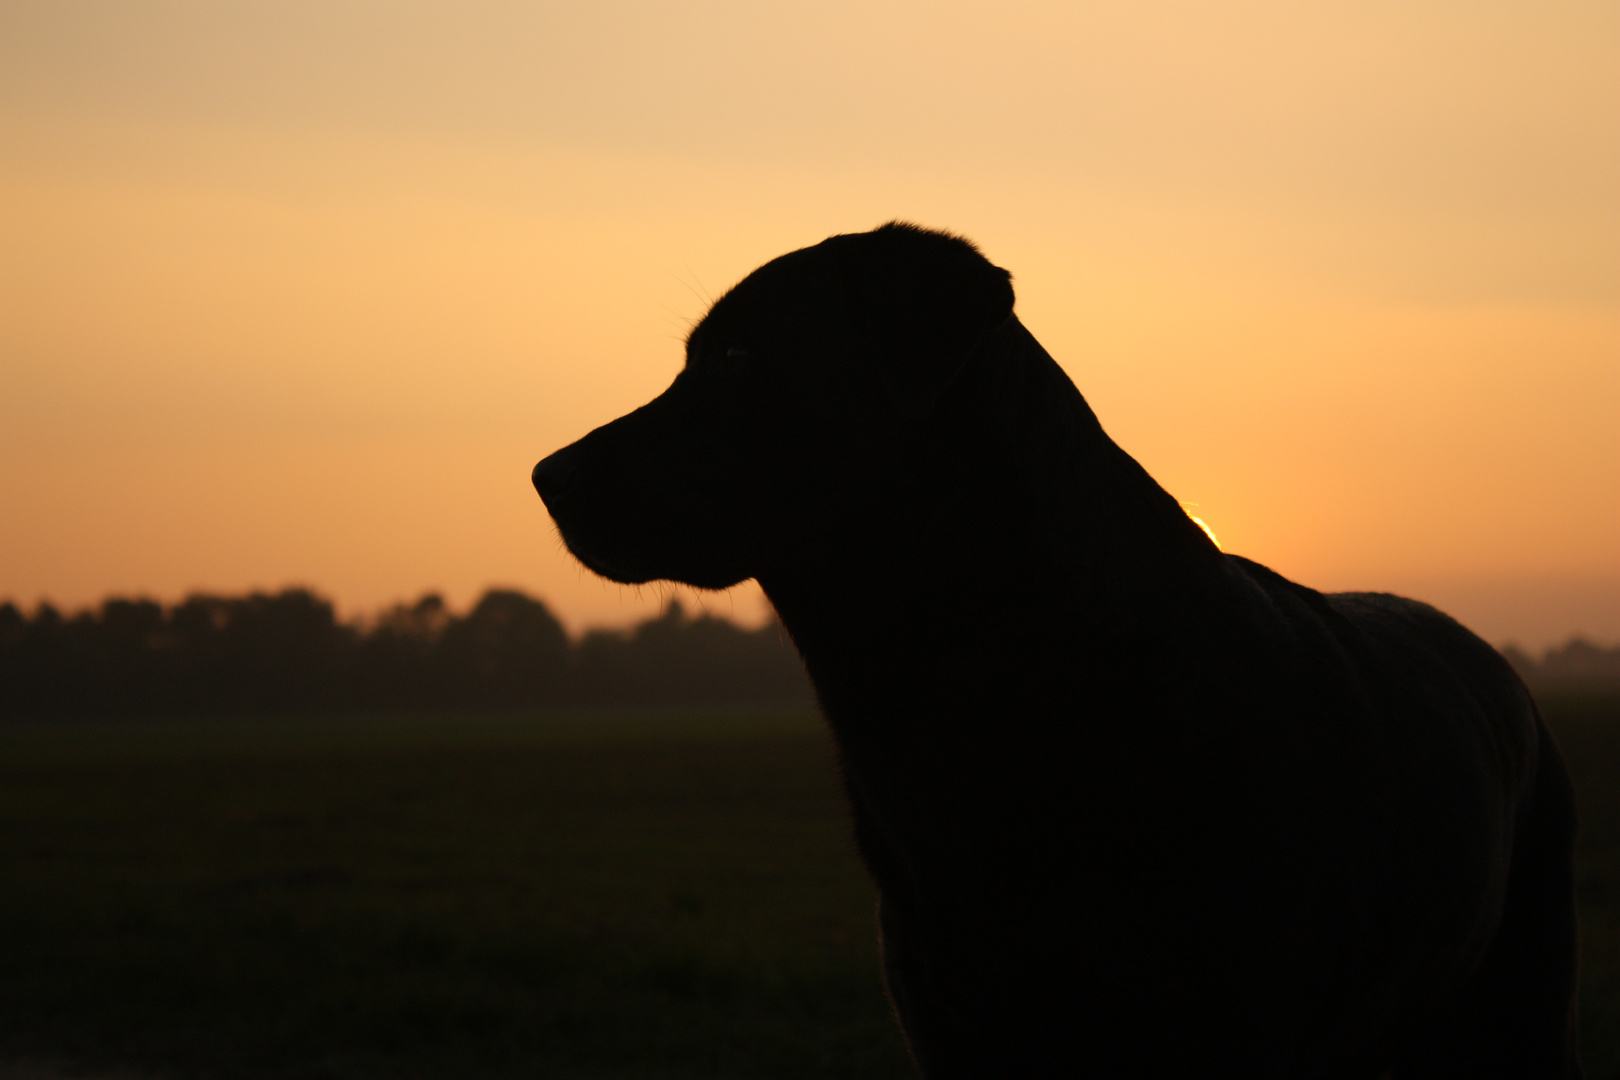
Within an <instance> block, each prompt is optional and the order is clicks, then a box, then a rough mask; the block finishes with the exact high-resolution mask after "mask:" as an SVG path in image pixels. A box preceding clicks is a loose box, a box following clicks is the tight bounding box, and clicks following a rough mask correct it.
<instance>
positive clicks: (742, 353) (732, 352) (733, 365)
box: [726, 346, 749, 371]
mask: <svg viewBox="0 0 1620 1080" xmlns="http://www.w3.org/2000/svg"><path fill="white" fill-rule="evenodd" d="M748 360H749V355H748V350H747V349H739V348H737V347H736V346H732V347H731V348H729V349H727V350H726V370H727V371H740V370H742V369H743V368H745V367H747V366H748Z"/></svg>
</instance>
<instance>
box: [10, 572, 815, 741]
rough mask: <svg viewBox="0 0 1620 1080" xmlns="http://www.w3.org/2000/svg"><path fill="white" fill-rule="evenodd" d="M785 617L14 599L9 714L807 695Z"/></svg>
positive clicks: (676, 701) (322, 602)
mask: <svg viewBox="0 0 1620 1080" xmlns="http://www.w3.org/2000/svg"><path fill="white" fill-rule="evenodd" d="M811 700H813V697H812V692H811V690H810V685H809V682H808V680H807V679H806V677H805V675H804V670H803V667H802V665H801V663H800V661H799V657H798V653H797V652H796V651H795V649H794V648H793V645H792V643H791V642H790V641H788V639H787V635H786V634H785V633H784V632H782V631H781V629H780V628H779V626H777V625H776V624H775V623H774V622H773V623H771V624H768V625H766V626H764V627H762V628H760V629H758V630H747V629H744V628H742V627H739V626H737V625H736V624H734V623H732V622H729V621H727V620H725V619H717V618H711V617H709V616H707V615H703V616H700V617H697V618H692V617H689V616H688V614H687V613H686V612H685V611H684V610H683V609H682V607H681V605H680V604H679V603H678V602H675V601H671V602H670V604H669V605H668V607H667V608H666V609H665V611H664V613H663V615H661V616H660V617H658V618H655V619H650V620H648V621H646V622H643V623H641V624H640V625H638V626H635V627H633V628H631V629H628V630H591V631H588V632H587V633H585V634H584V635H582V636H581V637H579V638H578V639H573V640H571V639H570V638H569V636H568V634H567V632H566V631H565V630H564V629H563V626H562V624H561V623H560V622H558V621H557V619H556V617H555V616H553V615H552V613H551V611H550V610H549V609H547V607H546V606H545V604H543V603H542V602H540V601H539V600H536V599H534V598H532V597H529V596H526V595H524V594H523V593H520V592H516V591H513V590H506V589H496V590H491V591H490V592H487V593H485V594H484V596H483V597H482V598H481V599H480V600H479V601H478V603H477V604H475V605H474V606H473V608H472V609H471V610H470V611H468V612H467V613H466V614H464V615H457V614H455V613H454V612H452V611H450V609H449V608H448V607H446V605H445V603H444V601H443V599H442V598H440V597H439V596H437V595H433V594H430V595H427V596H424V597H423V598H422V599H420V600H418V601H416V602H415V603H413V604H402V605H398V606H396V607H393V608H391V609H389V610H388V611H386V612H384V613H382V614H381V615H380V616H378V617H376V618H374V619H370V620H366V621H364V622H358V623H346V622H343V621H341V620H339V619H338V618H337V615H336V613H335V611H334V610H333V607H332V604H331V603H330V602H329V601H327V600H326V599H324V598H322V597H320V596H318V595H317V594H315V593H313V592H310V591H309V590H307V589H288V590H286V591H283V592H280V593H274V594H269V593H253V594H251V595H248V596H236V597H225V596H207V595H197V596H192V597H189V598H187V599H186V600H184V601H183V602H181V603H179V604H175V605H171V606H165V605H162V604H159V603H157V602H155V601H152V600H144V599H140V600H129V599H112V600H108V601H106V602H105V603H103V604H102V605H101V606H100V607H99V608H97V609H94V610H88V611H82V612H78V613H75V614H72V615H64V614H63V613H61V612H59V611H57V610H56V609H55V608H53V607H51V606H50V605H48V604H41V605H40V606H39V607H38V608H37V609H36V610H35V611H34V612H33V614H32V615H31V616H30V615H25V614H24V613H23V612H22V611H20V610H19V609H18V608H17V607H16V606H15V605H13V604H10V603H5V604H0V717H12V718H16V717H53V716H106V715H186V714H191V715H199V714H216V715H217V714H251V713H270V712H293V711H398V712H407V711H423V710H447V709H449V710H461V709H477V710H494V709H533V708H570V707H597V706H610V707H622V706H629V707H635V706H653V705H715V704H773V703H774V704H799V703H809V702H810V701H811Z"/></svg>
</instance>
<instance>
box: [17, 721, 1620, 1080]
mask: <svg viewBox="0 0 1620 1080" xmlns="http://www.w3.org/2000/svg"><path fill="white" fill-rule="evenodd" d="M1547 711H1548V714H1549V716H1550V718H1551V719H1552V721H1553V722H1554V724H1555V726H1556V727H1557V729H1558V731H1559V733H1560V736H1561V738H1562V739H1563V742H1564V744H1565V747H1566V750H1567V752H1568V755H1569V757H1570V759H1571V763H1572V766H1573V768H1574V770H1575V772H1576V775H1577V778H1578V782H1579V784H1580V786H1581V790H1582V798H1583V808H1584V811H1585V823H1584V829H1583V849H1582V856H1581V859H1582V861H1581V867H1580V873H1581V884H1582V894H1583V901H1584V905H1585V907H1584V914H1585V919H1586V923H1585V935H1586V947H1587V966H1586V972H1585V984H1584V987H1583V1006H1584V1008H1585V1011H1586V1044H1587V1047H1586V1053H1587V1058H1588V1068H1589V1075H1591V1076H1593V1077H1597V1078H1606V1077H1620V927H1617V918H1620V702H1616V701H1608V702H1602V701H1577V700H1570V701H1552V702H1549V703H1548V709H1547ZM848 834H849V830H848V824H847V819H846V816H845V811H844V809H843V806H842V802H841V797H840V795H839V793H838V791H837V786H836V781H835V776H834V771H833V767H832V761H831V754H830V749H829V746H828V743H827V741H826V738H825V736H824V735H823V733H822V731H821V729H820V727H819V725H818V723H817V722H816V721H815V719H814V718H813V717H810V716H779V717H744V716H736V717H697V716H693V717H676V716H666V717H643V718H639V719H636V718H599V719H584V718H574V719H567V718H560V719H559V718H553V719H532V718H531V719H519V718H504V719H501V718H456V717H438V718H422V719H412V720H401V719H387V720H381V719H379V720H357V719H345V720H334V721H317V720H303V719H300V720H274V721H272V720H263V721H231V722H214V723H204V722H192V723H183V724H182V723H140V724H77V725H66V724H59V725H53V726H21V727H11V728H5V729H0V875H3V877H0V882H3V884H0V1067H3V1065H4V1062H6V1061H13V1062H15V1061H21V1060H29V1059H36V1058H53V1059H58V1060H66V1061H70V1062H75V1063H78V1064H81V1065H83V1066H85V1067H86V1068H98V1067H109V1066H122V1067H127V1068H134V1069H138V1070H142V1071H145V1072H148V1073H153V1074H166V1075H172V1076H176V1077H199V1078H200V1077H212V1078H219V1080H229V1078H234V1077H276V1078H289V1080H291V1078H311V1080H313V1078H333V1080H337V1078H344V1080H347V1078H372V1077H376V1078H384V1077H387V1078H417V1077H422V1078H427V1077H434V1078H439V1077H444V1078H449V1077H458V1078H463V1077H477V1078H485V1077H488V1078H502V1077H518V1076H524V1077H566V1078H574V1077H578V1078H608V1077H625V1078H630V1077H635V1078H663V1077H668V1078H684V1077H693V1078H697V1077H703V1078H716V1080H718V1078H726V1077H759V1078H792V1077H801V1076H803V1077H809V1076H816V1077H824V1076H839V1077H906V1076H910V1075H912V1072H911V1069H910V1066H909V1064H908V1063H907V1061H906V1058H905V1053H904V1050H903V1048H902V1046H901V1043H900V1040H899V1037H898V1035H897V1034H896V1033H895V1031H894V1027H893V1024H892V1021H891V1020H890V1017H889V1012H888V1007H887V1005H886V1003H885V1001H884V998H883V994H882V990H881V987H880V983H879V975H878V961H877V955H876V947H875V942H874V929H873V925H872V922H873V920H872V909H873V897H872V892H871V889H870V886H869V885H868V884H867V882H866V880H865V877H864V875H863V873H862V871H861V869H860V867H859V865H858V864H857V862H856V858H855V855H854V851H853V847H852V845H851V842H850V839H849V835H848Z"/></svg>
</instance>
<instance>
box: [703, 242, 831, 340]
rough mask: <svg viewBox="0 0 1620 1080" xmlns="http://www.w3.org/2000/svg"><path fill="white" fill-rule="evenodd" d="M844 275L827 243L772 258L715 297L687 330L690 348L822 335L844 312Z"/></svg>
mask: <svg viewBox="0 0 1620 1080" xmlns="http://www.w3.org/2000/svg"><path fill="white" fill-rule="evenodd" d="M840 280H841V279H840V277H839V270H838V265H837V263H836V261H835V260H834V259H833V257H832V255H831V254H830V253H829V252H828V251H827V250H826V246H825V245H824V244H817V245H815V246H814V247H808V248H801V249H799V250H798V251H791V252H789V253H787V254H786V255H782V256H779V257H778V258H775V259H772V260H771V261H770V262H768V263H766V264H765V265H763V266H761V267H760V268H759V269H757V270H755V271H754V272H753V273H751V274H749V275H748V276H747V277H745V278H743V279H742V280H741V281H739V282H738V283H737V284H736V285H734V286H732V288H731V289H730V290H728V291H727V292H726V294H725V295H724V296H722V297H721V298H720V299H719V300H717V301H715V303H714V306H713V307H711V308H710V309H709V311H708V314H706V315H705V316H704V317H703V318H702V320H700V321H699V323H698V325H697V326H696V327H694V328H693V330H692V333H691V334H690V335H689V336H688V338H687V349H688V351H689V352H694V351H698V350H702V349H715V348H727V347H731V346H734V345H738V344H740V343H747V342H751V343H753V344H764V343H765V342H764V341H761V340H760V339H762V338H781V337H793V338H804V337H806V336H807V335H808V336H821V335H822V334H823V333H825V332H826V331H827V330H829V329H832V328H833V327H834V326H835V325H836V324H837V323H838V322H840V321H841V319H842V318H843V316H844V304H843V296H842V289H841V287H840Z"/></svg>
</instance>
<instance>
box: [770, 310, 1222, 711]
mask: <svg viewBox="0 0 1620 1080" xmlns="http://www.w3.org/2000/svg"><path fill="white" fill-rule="evenodd" d="M914 435H915V438H914V446H913V449H914V453H913V454H912V463H911V468H910V470H909V471H910V473H911V474H912V476H913V477H914V479H913V480H912V481H911V482H910V483H909V484H907V485H906V486H905V487H904V489H903V490H900V491H899V492H898V494H897V497H896V499H895V502H894V505H892V506H890V507H887V508H886V512H882V513H879V514H877V515H875V517H876V520H872V518H871V517H869V516H868V515H865V514H862V515H860V517H861V520H860V522H859V523H858V526H851V527H849V528H847V529H843V530H835V531H833V532H830V533H829V535H828V536H827V538H826V545H827V546H826V550H825V553H824V554H825V557H824V558H821V557H818V554H819V553H818V551H817V550H816V548H815V546H814V545H809V546H807V547H806V548H805V549H801V552H800V553H799V556H798V557H797V558H796V559H795V560H794V561H793V563H792V564H790V565H786V566H782V567H778V568H776V569H775V570H773V571H772V572H770V573H767V574H761V576H760V583H761V585H762V586H764V588H765V591H766V593H767V595H769V596H770V598H771V600H772V601H773V603H775V604H776V606H777V610H778V612H779V613H780V615H781V617H782V619H783V622H784V624H785V625H786V626H787V628H788V630H789V631H790V632H791V633H792V634H793V636H794V638H795V640H796V641H797V642H798V644H799V646H800V649H801V650H802V651H803V653H804V655H805V659H806V662H807V664H808V665H809V667H810V670H811V674H812V676H815V675H816V672H817V669H818V667H823V666H826V665H835V666H837V667H840V668H842V667H844V666H846V665H848V664H854V665H861V664H864V663H868V662H871V663H878V664H881V663H886V662H887V661H886V660H885V659H884V656H885V654H892V653H893V651H894V650H893V648H892V645H893V643H894V642H895V641H897V640H902V639H903V638H906V637H909V638H913V639H915V638H916V637H918V636H924V637H928V638H931V639H933V646H934V647H933V648H931V649H906V650H903V651H904V652H905V654H906V655H909V656H925V657H929V658H930V661H929V662H930V663H931V664H937V665H938V666H939V668H940V670H941V671H943V672H947V673H948V671H949V669H950V667H951V665H953V664H976V665H982V664H983V663H986V662H992V661H991V660H990V658H989V657H988V656H987V654H986V652H985V649H984V641H985V639H986V638H995V639H997V640H999V641H1002V642H1004V643H1005V644H1006V647H1005V648H1002V649H1001V650H1000V651H999V652H997V653H996V654H995V655H996V656H999V657H1000V658H1001V659H1002V660H1003V661H1004V662H1006V663H1008V664H1010V665H1015V666H1016V665H1017V664H1018V662H1019V661H1018V657H1020V656H1029V655H1032V651H1035V652H1038V651H1039V650H1041V649H1043V648H1044V647H1045V646H1044V645H1043V643H1042V642H1041V641H1038V640H1034V639H1033V638H1032V639H1031V640H1028V641H1023V640H1020V637H1019V635H1020V631H1021V627H1020V626H1019V625H1018V624H1017V620H1018V619H1019V616H1020V613H1024V614H1027V616H1028V618H1027V622H1028V624H1029V625H1032V626H1039V627H1046V628H1050V627H1053V626H1067V627H1069V628H1071V629H1072V630H1073V631H1074V634H1073V636H1072V637H1071V638H1070V640H1071V642H1073V641H1092V642H1096V643H1097V644H1098V647H1099V648H1098V650H1097V652H1096V655H1105V654H1106V653H1107V651H1108V649H1107V647H1106V646H1108V644H1109V643H1110V642H1114V641H1117V640H1118V639H1120V638H1121V637H1141V636H1143V635H1148V634H1155V635H1162V634H1163V633H1165V632H1166V628H1169V632H1172V633H1176V632H1182V631H1181V630H1179V629H1178V628H1185V632H1187V633H1198V632H1201V630H1202V627H1203V626H1204V625H1205V623H1206V620H1205V619H1204V618H1203V617H1202V613H1203V612H1206V611H1207V610H1208V609H1209V608H1210V607H1211V606H1212V605H1216V606H1218V605H1219V603H1220V602H1221V601H1220V599H1219V597H1220V596H1221V594H1222V593H1223V592H1224V591H1225V588H1226V582H1227V580H1228V577H1227V570H1226V560H1225V559H1224V557H1223V556H1222V555H1221V553H1220V552H1219V550H1218V549H1217V548H1216V547H1215V546H1214V544H1213V543H1211V542H1210V540H1209V538H1208V537H1207V536H1205V535H1204V533H1203V531H1202V530H1201V529H1200V528H1199V527H1198V525H1197V524H1196V523H1194V522H1193V521H1192V520H1191V519H1189V518H1188V517H1187V515H1186V513H1185V512H1184V511H1183V510H1182V508H1181V506H1180V504H1178V503H1177V502H1176V500H1175V499H1174V498H1172V497H1171V496H1170V495H1169V493H1167V492H1166V491H1165V490H1164V489H1163V488H1161V487H1160V486H1159V485H1158V484H1157V483H1155V482H1154V481H1153V479H1152V478H1151V477H1150V476H1148V474H1147V473H1146V471H1145V470H1143V469H1142V467H1141V466H1140V465H1138V464H1137V463H1136V461H1135V460H1133V459H1132V458H1131V457H1130V456H1129V455H1128V454H1126V453H1125V452H1124V451H1123V450H1121V449H1120V448H1119V447H1118V446H1117V445H1115V443H1114V442H1113V441H1112V440H1111V439H1110V438H1109V437H1108V436H1107V434H1106V433H1104V431H1103V429H1102V427H1101V425H1100V424H1099V423H1098V422H1097V418H1096V416H1095V415H1094V414H1093V413H1092V411H1091V409H1090V407H1089V406H1088V405H1087V404H1086V401H1085V399H1084V398H1083V397H1082V396H1081V394H1080V392H1079V391H1078V390H1077V389H1076V388H1075V386H1074V384H1073V383H1072V382H1071V381H1070V380H1069V378H1068V376H1067V375H1066V374H1065V373H1064V372H1063V370H1062V369H1061V368H1060V367H1059V366H1058V365H1057V363H1056V362H1055V361H1054V360H1053V359H1052V358H1051V356H1049V355H1048V354H1047V352H1046V350H1045V349H1043V348H1042V347H1041V345H1040V343H1039V342H1037V341H1036V340H1035V338H1034V337H1033V336H1031V335H1030V333H1029V331H1028V330H1026V329H1025V328H1024V327H1023V325H1022V324H1020V323H1019V322H1018V321H1017V319H1016V318H1013V319H1010V320H1009V321H1008V323H1007V324H1005V325H1004V326H1002V327H1001V328H999V329H998V330H996V331H994V332H993V333H992V334H991V335H990V336H989V337H988V338H987V340H986V341H985V342H984V343H983V344H982V345H981V347H980V348H979V349H978V350H977V351H976V353H975V355H974V357H973V358H972V359H971V360H970V361H969V363H968V365H967V367H966V369H965V370H964V371H963V373H962V376H961V378H960V379H959V380H958V382H957V383H956V385H954V386H953V388H952V389H951V391H950V392H949V393H948V394H947V395H946V397H945V398H944V399H943V400H942V401H941V402H940V404H939V406H938V407H937V408H936V410H935V411H934V413H933V414H932V415H931V416H930V417H928V418H925V419H924V420H923V421H922V422H921V423H920V424H919V425H918V426H917V428H916V430H915V433H914ZM941 594H945V595H947V596H950V597H952V598H953V603H954V604H955V615H954V617H953V620H952V623H951V625H946V624H943V623H940V624H937V625H928V626H918V625H915V623H914V621H913V620H912V619H911V613H914V612H918V611H937V610H939V609H940V607H941V605H940V603H939V601H938V597H939V596H940V595H941ZM1009 612H1011V613H1012V617H1013V620H1014V622H1013V623H1012V624H1009V623H1008V619H1007V615H1008V613H1009ZM890 623H894V625H889V624H890ZM956 652H960V653H961V655H955V653H956ZM915 674H916V675H917V676H918V677H919V678H922V677H923V676H924V675H925V674H926V673H920V672H919V673H915ZM1008 674H1009V677H1017V673H1016V672H1009V673H1008ZM838 681H839V680H829V682H838ZM947 681H948V678H947ZM899 682H900V684H902V685H903V684H904V682H905V676H904V675H902V676H901V678H900V679H899ZM829 704H830V703H829Z"/></svg>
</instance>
